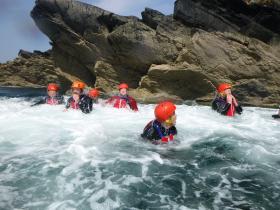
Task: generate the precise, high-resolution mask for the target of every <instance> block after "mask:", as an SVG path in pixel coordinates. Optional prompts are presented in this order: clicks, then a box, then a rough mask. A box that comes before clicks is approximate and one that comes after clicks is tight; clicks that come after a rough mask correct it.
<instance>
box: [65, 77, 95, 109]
mask: <svg viewBox="0 0 280 210" xmlns="http://www.w3.org/2000/svg"><path fill="white" fill-rule="evenodd" d="M85 86H86V84H85V83H83V82H81V81H75V82H73V84H72V86H71V89H72V96H71V97H70V98H69V99H68V101H67V103H66V110H68V109H70V108H71V109H76V110H78V109H79V110H81V111H82V112H83V113H85V114H88V113H90V112H91V111H92V100H91V98H89V97H88V96H86V95H85V94H83V91H84V88H85Z"/></svg>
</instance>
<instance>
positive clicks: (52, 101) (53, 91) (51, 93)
mask: <svg viewBox="0 0 280 210" xmlns="http://www.w3.org/2000/svg"><path fill="white" fill-rule="evenodd" d="M58 91H59V85H57V84H55V83H50V84H48V86H47V96H46V97H45V98H44V99H42V100H40V101H38V102H37V103H35V104H33V105H32V106H37V105H41V104H48V105H59V104H63V103H64V98H63V96H61V95H59V93H58Z"/></svg>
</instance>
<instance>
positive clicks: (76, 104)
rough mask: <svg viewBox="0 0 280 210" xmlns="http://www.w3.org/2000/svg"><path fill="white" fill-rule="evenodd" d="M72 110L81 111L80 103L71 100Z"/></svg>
mask: <svg viewBox="0 0 280 210" xmlns="http://www.w3.org/2000/svg"><path fill="white" fill-rule="evenodd" d="M70 108H71V109H80V105H79V103H76V102H75V100H71V102H70Z"/></svg>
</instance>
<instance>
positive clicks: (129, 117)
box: [0, 98, 280, 210]
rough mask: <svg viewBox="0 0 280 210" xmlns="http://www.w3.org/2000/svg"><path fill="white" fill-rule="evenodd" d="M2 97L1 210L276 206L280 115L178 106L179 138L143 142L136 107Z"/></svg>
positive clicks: (145, 114)
mask: <svg viewBox="0 0 280 210" xmlns="http://www.w3.org/2000/svg"><path fill="white" fill-rule="evenodd" d="M31 103H32V102H31V101H28V100H24V99H5V98H2V99H0V209H1V210H2V209H3V210H9V209H32V210H33V209H34V210H35V209H36V210H37V209H48V210H64V209H65V210H66V209H67V210H72V209H82V210H86V209H96V210H107V209H122V210H131V209H153V210H154V209H164V210H165V209H166V210H167V209H174V210H177V209H178V210H189V209H199V210H205V209H214V210H220V209H221V210H231V209H234V210H236V209H248V210H249V209H250V210H255V209H268V210H274V209H275V210H279V209H280V129H279V126H280V121H277V120H273V119H272V118H271V115H272V114H274V113H275V112H276V110H272V109H262V108H245V111H244V114H243V115H241V116H237V117H236V118H233V119H231V118H227V117H223V116H220V115H218V114H217V113H215V112H213V111H212V110H211V109H210V107H206V106H187V105H180V106H177V118H178V120H177V129H178V132H179V134H178V136H177V142H176V144H169V145H158V146H156V145H152V144H150V143H147V142H144V141H142V140H141V138H139V135H140V134H141V132H142V130H143V128H144V126H145V125H146V123H148V122H149V121H150V120H151V119H153V109H154V105H140V111H139V112H138V113H134V112H131V111H129V110H117V109H113V108H110V107H102V106H101V105H95V107H94V111H93V112H92V113H91V114H89V115H85V114H82V113H81V112H79V111H69V112H63V109H64V107H63V106H55V107H54V106H47V105H42V106H38V107H30V106H29V105H30V104H31Z"/></svg>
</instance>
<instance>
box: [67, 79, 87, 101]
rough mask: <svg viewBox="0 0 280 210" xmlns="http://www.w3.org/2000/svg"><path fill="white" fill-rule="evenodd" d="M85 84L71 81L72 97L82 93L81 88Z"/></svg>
mask: <svg viewBox="0 0 280 210" xmlns="http://www.w3.org/2000/svg"><path fill="white" fill-rule="evenodd" d="M85 86H86V84H85V83H83V82H80V81H75V82H73V84H72V86H71V88H72V96H73V98H74V99H77V98H79V97H80V95H81V94H82V93H83V90H84V88H85Z"/></svg>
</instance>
